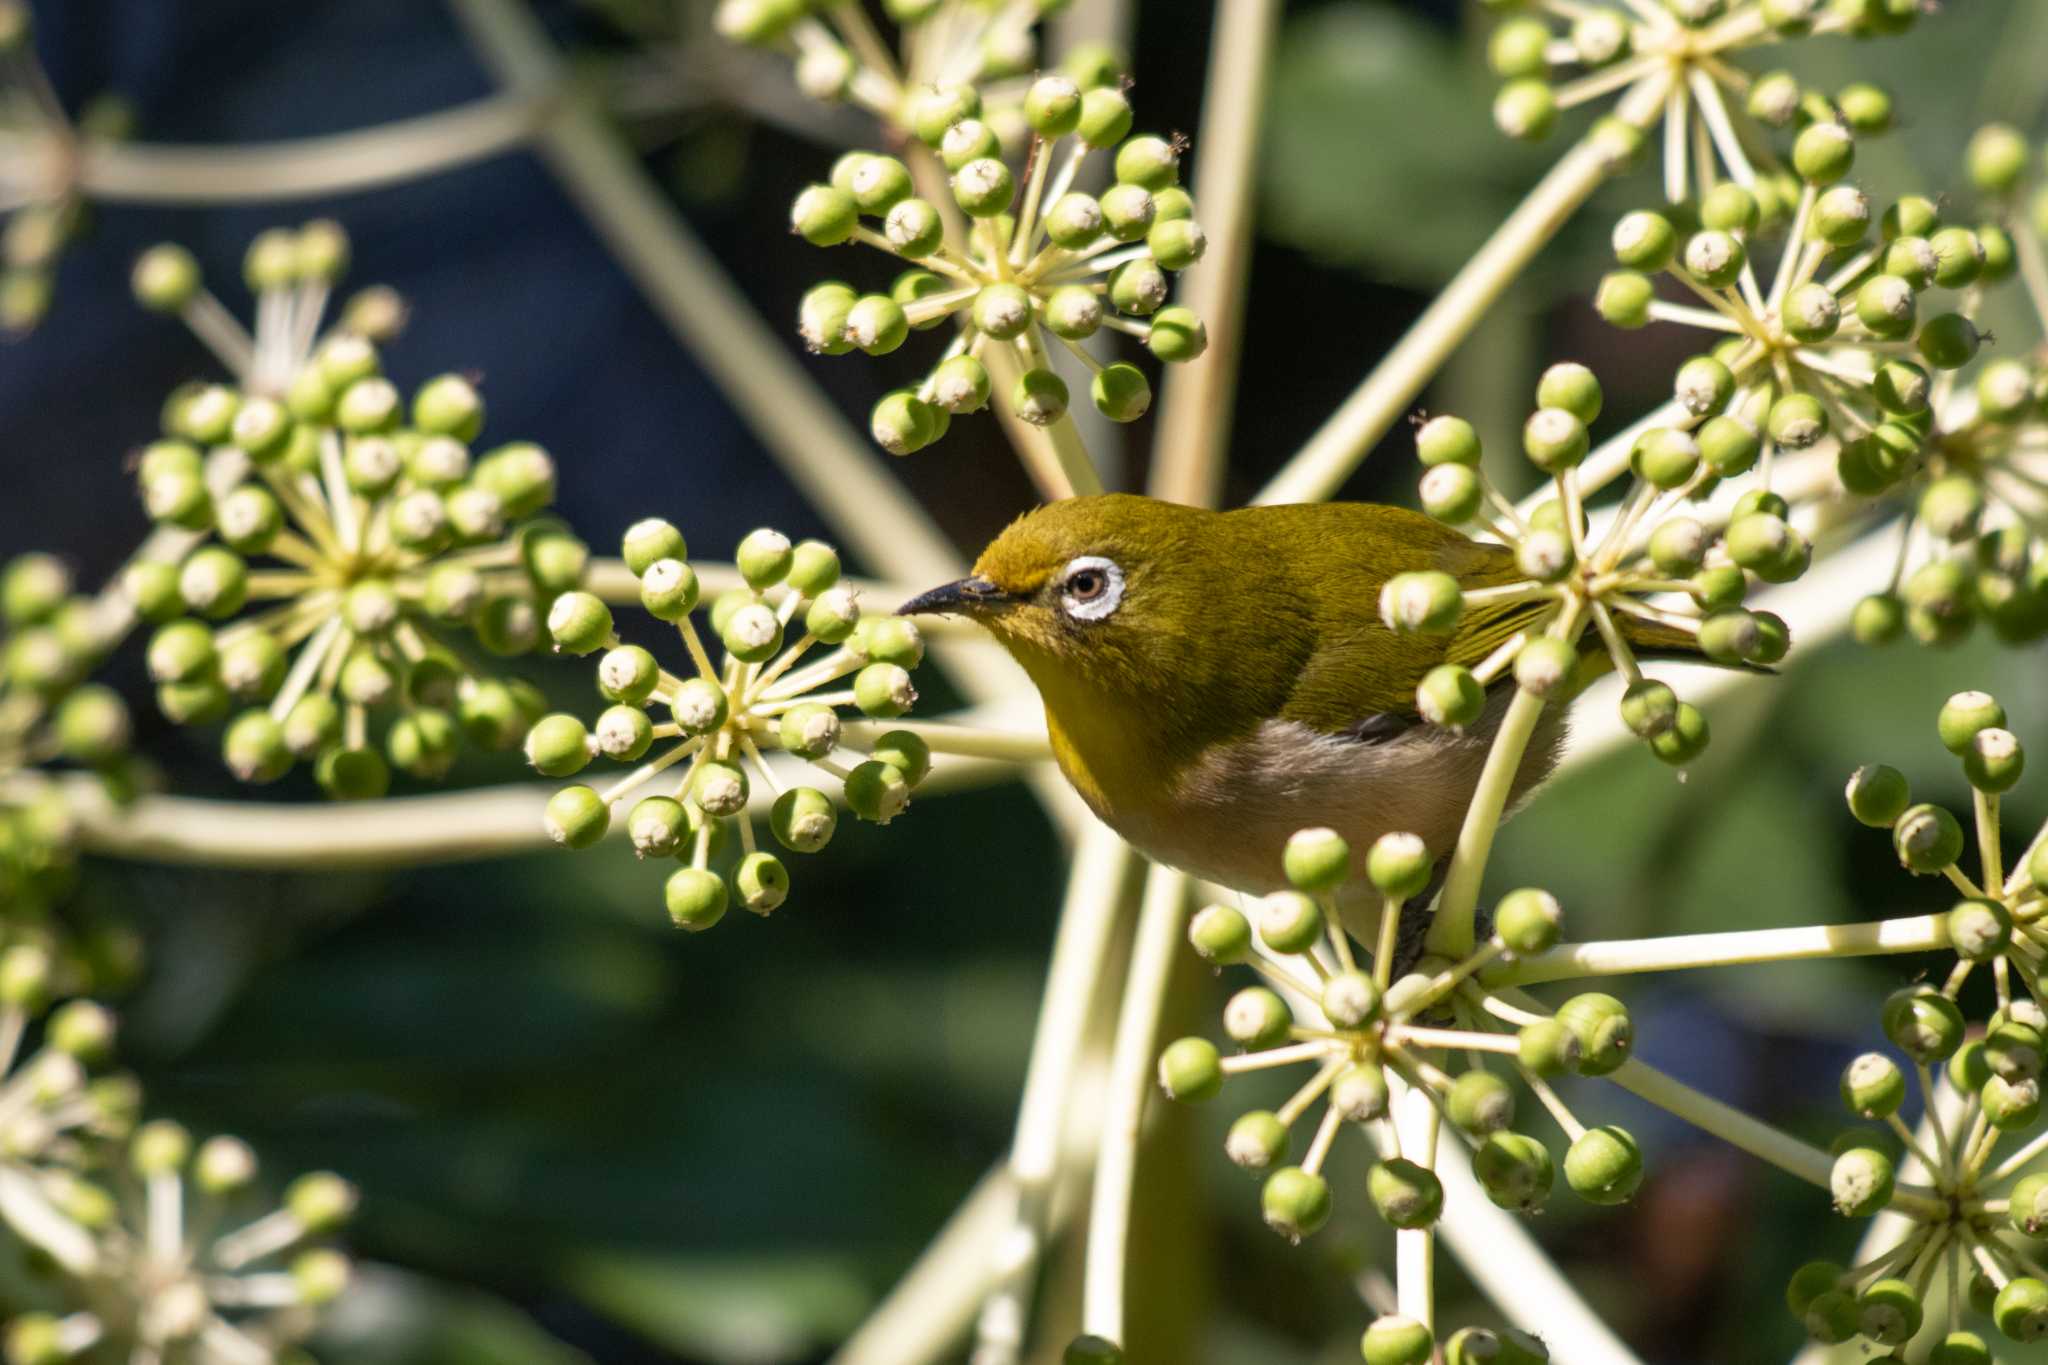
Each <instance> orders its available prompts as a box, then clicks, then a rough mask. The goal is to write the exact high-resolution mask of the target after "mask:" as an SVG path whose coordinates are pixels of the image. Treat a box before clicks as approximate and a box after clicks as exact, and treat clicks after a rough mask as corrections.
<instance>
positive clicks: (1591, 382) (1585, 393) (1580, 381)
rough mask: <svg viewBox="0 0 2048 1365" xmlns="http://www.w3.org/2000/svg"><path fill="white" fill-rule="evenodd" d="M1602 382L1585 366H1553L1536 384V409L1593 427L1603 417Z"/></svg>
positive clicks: (1569, 364)
mask: <svg viewBox="0 0 2048 1365" xmlns="http://www.w3.org/2000/svg"><path fill="white" fill-rule="evenodd" d="M1600 402H1601V397H1600V380H1599V379H1598V378H1597V377H1596V376H1595V375H1594V373H1593V372H1592V371H1591V370H1589V369H1587V368H1586V367H1585V366H1584V365H1579V364H1576V363H1573V362H1569V361H1567V362H1565V363H1564V364H1561V365H1552V366H1551V367H1550V368H1549V369H1547V370H1545V371H1544V372H1543V375H1542V378H1540V379H1538V380H1537V381H1536V406H1537V407H1538V408H1539V409H1543V408H1553V409H1558V410H1560V411H1563V412H1566V413H1569V414H1571V415H1572V416H1573V417H1576V418H1577V419H1578V420H1579V421H1580V422H1581V423H1582V424H1585V425H1588V426H1590V425H1591V424H1592V423H1593V421H1594V420H1595V419H1596V418H1598V417H1599V416H1600Z"/></svg>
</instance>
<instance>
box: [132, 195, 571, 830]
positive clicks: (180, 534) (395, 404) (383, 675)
mask: <svg viewBox="0 0 2048 1365" xmlns="http://www.w3.org/2000/svg"><path fill="white" fill-rule="evenodd" d="M346 258H347V239H346V238H345V237H344V236H343V235H342V233H341V230H340V229H339V228H338V227H336V226H334V225H333V224H331V223H312V224H308V225H307V226H306V227H305V228H303V229H301V230H300V231H298V232H296V233H292V232H283V231H277V232H270V233H266V234H264V235H263V236H261V237H258V238H257V239H256V241H255V243H254V244H253V245H252V246H251V247H250V250H249V255H248V259H247V264H246V275H247V279H248V283H249V285H250V287H251V288H252V289H253V290H254V291H255V293H256V295H257V302H258V310H257V312H258V317H257V327H256V331H255V333H254V335H253V336H246V335H244V334H243V333H242V332H241V329H240V326H239V324H237V323H235V322H234V320H233V319H232V318H231V317H229V316H228V315H227V314H226V312H225V310H224V309H222V308H221V306H220V304H219V303H218V302H217V301H216V300H214V299H213V297H212V295H211V294H209V293H207V292H206V291H205V289H204V288H203V287H202V285H201V284H200V282H199V279H198V274H197V270H196V267H195V266H194V264H193V262H192V260H191V258H190V256H189V255H187V254H186V253H184V252H183V251H182V250H181V249H179V248H176V247H158V248H155V249H153V250H152V251H150V252H148V253H146V254H145V255H144V256H143V257H142V259H141V260H140V261H138V262H137V264H136V268H135V287H136V292H137V294H138V296H139V297H140V298H141V299H142V301H143V302H144V303H145V304H147V305H148V306H150V307H152V308H155V309H158V310H159V311H165V312H177V313H180V314H181V315H182V316H184V317H185V319H186V320H187V321H188V322H190V323H191V324H192V326H193V328H194V330H195V331H197V332H198V333H199V335H200V336H202V337H203V338H207V339H209V340H210V341H211V342H212V343H213V344H214V345H215V347H216V349H217V350H218V351H219V352H220V353H221V355H222V358H223V359H224V360H225V361H227V362H228V364H229V365H230V368H232V369H233V370H234V371H235V377H236V380H237V381H238V382H236V383H234V384H217V383H193V384H190V385H188V386H186V387H185V388H182V389H180V390H179V391H178V392H176V393H174V394H173V395H172V396H171V399H170V401H169V402H168V403H167V404H166V405H165V408H164V415H163V428H164V430H163V435H162V436H161V437H160V438H159V439H158V440H156V441H153V442H151V443H150V444H149V445H148V446H146V447H144V448H143V449H142V450H141V451H140V452H139V454H138V455H137V456H136V457H135V464H134V467H135V476H136V487H137V491H138V493H139V494H140V496H141V498H142V501H143V504H144V506H145V507H146V508H147V509H148V511H149V514H150V517H151V519H152V520H153V521H155V522H156V524H157V528H158V529H157V532H156V535H155V536H154V537H152V540H151V542H150V544H149V545H148V546H146V547H145V548H144V551H143V553H142V554H141V555H139V556H138V558H137V561H136V562H135V563H134V564H133V565H132V566H131V567H130V568H129V570H128V571H127V573H126V575H125V578H124V588H125V590H126V592H127V595H128V598H129V600H130V602H131V603H132V605H133V608H134V610H135V612H136V613H137V614H139V615H140V616H141V617H143V618H144V619H145V620H148V621H151V622H154V623H156V629H155V633H154V634H153V635H152V636H151V639H150V642H149V649H148V663H149V670H150V675H151V677H152V679H153V680H154V681H155V682H156V684H157V699H158V703H159V705H160V706H161V707H162V709H163V711H164V713H165V714H166V715H167V716H169V717H171V718H172V719H173V720H175V721H178V722H180V723H202V722H212V721H216V720H222V719H225V720H226V721H227V722H228V724H227V730H226V735H225V739H224V741H223V747H224V751H225V757H226V760H227V764H228V767H229V768H230V769H231V770H232V771H233V772H234V773H235V774H236V776H238V777H240V778H242V779H243V780H244V781H249V782H268V781H272V780H275V779H276V778H278V777H281V776H283V775H284V774H285V773H286V772H287V771H289V770H290V769H291V768H292V766H293V765H294V764H295V763H298V762H310V763H312V764H313V765H314V773H315V775H316V776H317V778H318V780H319V782H320V784H321V786H322V787H323V788H324V789H326V791H327V792H328V793H329V794H330V795H333V796H337V797H365V796H376V795H380V794H382V793H383V791H384V790H385V789H386V787H387V786H388V785H389V782H390V770H391V769H392V768H397V769H399V770H401V771H403V772H406V773H408V774H410V775H412V776H415V777H419V778H423V779H433V778H437V777H439V776H441V775H442V774H444V773H445V772H446V771H447V770H448V768H449V766H450V765H451V764H452V763H453V762H454V760H455V756H456V752H457V749H458V747H459V745H460V744H461V742H462V741H464V740H467V741H469V742H470V743H473V744H475V745H477V746H478V747H481V748H485V749H505V748H510V747H511V746H513V745H515V744H517V743H518V741H519V739H520V737H521V736H522V735H523V734H525V732H526V729H527V727H528V726H529V725H530V724H531V723H532V721H533V719H534V717H535V716H536V715H538V713H539V710H540V705H539V702H538V699H537V694H536V693H535V692H534V691H533V690H532V689H531V688H530V687H529V686H528V685H526V684H524V683H522V682H519V681H516V680H511V679H506V678H502V677H499V676H497V675H495V674H494V672H493V670H492V668H491V665H490V662H489V661H490V660H491V659H493V658H504V657H510V656H515V655H520V654H524V653H526V652H528V651H530V650H532V649H534V648H535V647H536V646H538V645H539V644H540V643H541V642H542V640H543V639H544V638H545V631H544V627H543V622H544V621H545V619H546V617H547V613H548V610H549V607H550V604H551V603H552V602H553V601H554V600H555V598H556V597H557V595H559V594H560V593H562V592H564V591H566V590H568V589H570V588H572V587H574V586H575V585H576V584H577V583H578V582H580V581H581V579H582V576H583V571H584V566H585V564H586V562H587V560H588V557H589V556H588V551H587V549H586V548H585V546H584V545H583V544H582V543H581V542H580V541H578V540H577V539H576V538H575V537H573V536H572V535H570V534H568V532H567V531H566V530H564V529H563V528H562V527H561V526H560V525H559V524H558V523H555V522H552V521H548V520H545V519H543V518H541V517H540V516H539V514H540V513H542V512H543V511H545V509H546V508H547V506H548V504H549V503H550V502H552V501H553V499H554V492H555V465H554V461H553V459H552V458H551V457H550V456H549V455H548V453H547V452H546V451H544V450H542V449H541V448H540V447H539V446H537V445H534V444H532V443H530V442H523V441H515V442H511V443H508V444H504V445H499V446H496V447H494V448H491V449H489V450H485V451H481V452H478V451H475V450H473V444H474V443H475V442H476V441H477V438H478V437H479V435H480V434H481V432H482V429H483V424H484V406H483V399H482V396H481V395H480V393H479V392H478V389H477V384H476V382H475V381H474V380H473V379H471V378H469V377H467V376H464V375H461V374H443V375H440V376H437V377H435V378H432V379H429V380H427V381H426V382H425V383H423V384H421V385H419V386H418V387H417V388H416V389H414V390H413V391H412V393H411V395H410V397H409V398H408V396H407V395H405V394H404V393H402V392H401V390H400V389H399V387H398V386H397V385H396V384H394V383H393V382H392V381H391V380H390V379H389V378H387V377H386V375H385V373H384V366H383V360H382V356H381V355H380V353H379V350H378V346H377V341H376V337H377V336H379V335H389V328H390V327H391V326H392V325H393V324H394V323H395V322H396V321H397V320H398V318H400V317H402V308H398V307H397V306H396V305H395V303H394V301H393V300H391V299H389V298H387V297H385V296H383V295H378V294H369V295H365V296H359V297H358V302H357V303H355V304H353V305H351V307H350V308H349V309H348V310H346V311H345V312H344V314H343V316H342V317H341V319H340V320H339V321H338V322H337V323H335V324H334V325H333V326H331V327H328V328H326V329H325V330H323V327H322V322H321V315H322V311H323V308H324V304H325V301H326V298H327V296H328V291H329V289H330V287H331V285H332V283H333V281H334V280H335V279H336V278H337V277H338V276H339V274H340V273H341V270H342V268H343V266H344V265H345V263H346ZM373 717H374V718H375V719H376V721H377V723H378V724H379V725H380V727H381V729H382V735H381V737H380V736H375V735H373V734H372V728H371V727H372V721H373Z"/></svg>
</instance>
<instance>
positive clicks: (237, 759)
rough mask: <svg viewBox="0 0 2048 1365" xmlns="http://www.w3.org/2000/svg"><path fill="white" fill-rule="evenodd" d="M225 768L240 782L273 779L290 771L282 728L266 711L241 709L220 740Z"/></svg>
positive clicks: (288, 752)
mask: <svg viewBox="0 0 2048 1365" xmlns="http://www.w3.org/2000/svg"><path fill="white" fill-rule="evenodd" d="M221 755H222V757H223V758H224V759H225V760H226V762H227V765H228V771H229V772H232V773H233V774H234V775H235V776H236V777H237V778H239V779H240V780H242V781H244V782H259V783H260V782H275V781H276V780H277V779H278V778H280V777H283V776H284V775H285V774H286V773H288V772H290V771H291V766H292V753H291V750H290V749H289V748H287V747H286V746H285V742H284V731H283V727H281V726H280V725H279V724H278V723H277V722H276V721H274V720H272V719H271V718H270V713H269V712H267V711H245V712H243V713H242V714H241V715H240V716H237V717H236V718H235V722H234V724H232V725H230V726H229V727H228V729H227V733H226V734H225V735H224V736H223V737H222V739H221Z"/></svg>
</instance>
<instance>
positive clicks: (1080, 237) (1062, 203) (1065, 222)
mask: <svg viewBox="0 0 2048 1365" xmlns="http://www.w3.org/2000/svg"><path fill="white" fill-rule="evenodd" d="M1103 231H1104V214H1103V210H1102V204H1101V202H1100V201H1098V200H1097V199H1096V198H1095V196H1094V195H1092V194H1079V193H1072V194H1063V195H1061V196H1060V197H1059V198H1058V199H1056V200H1054V201H1053V205H1052V207H1051V208H1050V209H1048V210H1046V213H1045V235H1046V236H1047V237H1049V238H1051V239H1052V243H1053V245H1054V246H1060V247H1065V248H1066V249H1067V250H1069V251H1079V250H1081V249H1082V248H1084V247H1087V246H1089V245H1091V244H1092V243H1094V242H1095V241H1096V240H1097V239H1098V238H1100V237H1101V236H1102V234H1103Z"/></svg>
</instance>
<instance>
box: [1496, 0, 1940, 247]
mask: <svg viewBox="0 0 2048 1365" xmlns="http://www.w3.org/2000/svg"><path fill="white" fill-rule="evenodd" d="M1486 7H1487V8H1488V9H1492V10H1495V11H1498V12H1499V13H1500V14H1501V20H1500V23H1499V24H1498V25H1497V26H1496V27H1495V28H1494V30H1493V33H1492V35H1491V37H1490V39H1489V42H1488V45H1487V57H1488V61H1489V64H1490V65H1491V66H1492V68H1493V70H1494V72H1495V74H1497V75H1498V76H1500V77H1501V78H1502V80H1503V82H1504V84H1503V85H1502V86H1501V89H1500V93H1499V95H1498V97H1497V98H1496V99H1495V101H1494V107H1493V113H1494V121H1495V122H1496V123H1497V124H1499V126H1500V128H1501V130H1502V131H1503V132H1506V133H1507V134H1509V135H1510V136H1512V137H1517V138H1525V139H1536V138H1542V137H1546V136H1548V135H1549V134H1550V132H1551V131H1552V130H1553V129H1554V128H1555V127H1556V126H1557V122H1558V116H1559V114H1560V113H1561V112H1563V111H1565V110H1569V109H1573V108H1576V107H1578V106H1581V105H1588V104H1591V103H1593V102H1594V101H1597V100H1600V99H1603V98H1606V97H1608V96H1611V95H1612V96H1617V99H1616V103H1615V108H1614V114H1613V118H1614V120H1615V121H1616V122H1617V123H1619V124H1620V125H1622V126H1624V127H1627V128H1632V129H1635V130H1637V131H1638V132H1639V133H1640V132H1643V131H1647V130H1649V129H1651V128H1653V127H1656V126H1657V125H1659V124H1660V123H1661V124H1662V143H1663V153H1662V155H1663V173H1664V186H1665V194H1666V197H1667V198H1668V199H1669V200H1670V201H1671V202H1672V203H1680V202H1684V201H1686V200H1689V199H1694V198H1696V197H1699V196H1703V195H1704V194H1706V193H1707V192H1708V191H1709V190H1710V189H1712V188H1713V186H1714V185H1715V184H1716V183H1719V182H1723V181H1733V182H1734V183H1736V184H1739V185H1741V186H1742V187H1743V188H1745V189H1747V190H1749V191H1751V192H1752V193H1754V194H1756V195H1757V196H1758V197H1759V199H1760V201H1761V202H1762V203H1763V205H1764V209H1765V216H1766V218H1767V219H1768V218H1771V217H1774V216H1775V217H1782V216H1785V215H1788V214H1789V213H1790V211H1791V205H1792V200H1793V199H1795V198H1796V197H1797V195H1798V187H1797V184H1796V182H1793V181H1791V180H1790V179H1789V178H1788V175H1787V169H1786V167H1785V165H1784V164H1783V162H1782V161H1781V159H1780V157H1779V155H1778V154H1777V152H1776V151H1775V150H1774V149H1773V148H1772V146H1771V137H1770V134H1771V132H1772V131H1774V130H1780V129H1792V128H1812V127H1815V126H1819V127H1823V128H1835V129H1837V130H1838V132H1839V133H1840V134H1842V135H1846V134H1847V133H1848V132H1850V131H1851V130H1853V131H1855V132H1860V133H1866V134H1867V133H1877V132H1882V131H1884V130H1885V129H1886V128H1888V127H1890V125H1891V122H1892V103H1891V98H1890V96H1889V95H1887V94H1886V93H1885V92H1884V91H1883V90H1881V89H1879V88H1878V87H1876V86H1874V85H1870V84H1868V83H1864V82H1856V83H1853V84H1850V85H1847V86H1845V87H1843V88H1842V89H1841V90H1839V91H1836V92H1835V93H1834V94H1832V95H1828V94H1825V93H1822V92H1820V91H1817V90H1812V89H1809V88H1806V87H1803V86H1802V85H1801V84H1800V82H1799V81H1798V79H1797V78H1796V77H1794V76H1793V75H1792V74H1791V73H1789V72H1785V71H1772V72H1768V73H1765V74H1763V75H1753V74H1752V73H1750V72H1748V71H1745V70H1743V69H1742V67H1741V66H1740V65H1739V64H1738V62H1737V61H1736V60H1735V59H1736V58H1738V57H1740V56H1742V55H1743V54H1745V53H1747V52H1749V51H1752V50H1755V49H1758V48H1764V47H1769V46H1771V45H1774V44H1777V43H1781V42H1784V41H1786V40H1788V39H1794V38H1800V37H1804V36H1807V35H1810V34H1849V35H1854V36H1859V37H1860V36H1867V35H1875V34H1888V33H1900V32H1904V31H1905V30H1906V29H1907V28H1910V27H1911V26H1912V24H1913V21H1914V20H1915V19H1916V18H1918V17H1919V13H1920V8H1921V3H1920V0H1596V2H1595V3H1580V2H1579V0H1486ZM1836 135H1837V134H1836V133H1827V134H1824V136H1827V137H1831V138H1832V137H1834V136H1836Z"/></svg>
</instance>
